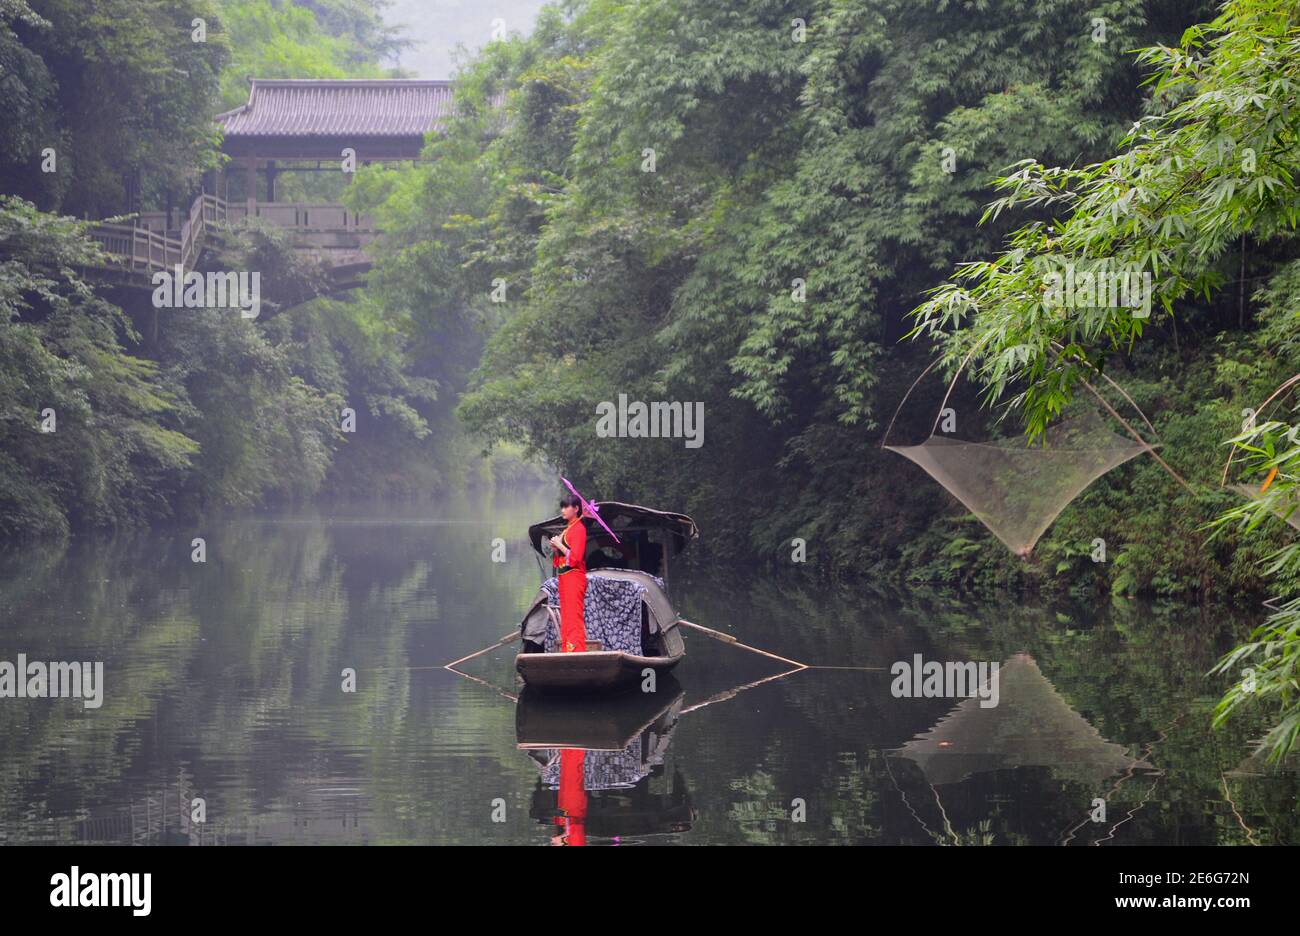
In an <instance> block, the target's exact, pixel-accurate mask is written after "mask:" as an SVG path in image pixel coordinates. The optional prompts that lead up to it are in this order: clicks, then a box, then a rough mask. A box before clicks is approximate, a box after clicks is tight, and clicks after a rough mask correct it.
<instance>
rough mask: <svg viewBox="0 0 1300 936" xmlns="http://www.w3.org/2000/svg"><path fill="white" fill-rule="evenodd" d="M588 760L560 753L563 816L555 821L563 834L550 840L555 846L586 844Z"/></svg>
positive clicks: (568, 752) (578, 753) (574, 753)
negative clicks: (585, 773)
mask: <svg viewBox="0 0 1300 936" xmlns="http://www.w3.org/2000/svg"><path fill="white" fill-rule="evenodd" d="M586 759H587V752H586V751H576V750H570V749H568V748H566V749H565V750H563V751H560V795H559V797H558V798H557V805H558V806H559V808H560V815H558V816H556V817H555V824H556V825H557V826H559V827H560V829H561V830H562V831H561V832H560V834H559V835H557V836H555V838H553V839H551V842H552V844H555V845H586V844H587V788H586V785H585V784H584V783H583V779H582V767H583V763H584V762H585V761H586Z"/></svg>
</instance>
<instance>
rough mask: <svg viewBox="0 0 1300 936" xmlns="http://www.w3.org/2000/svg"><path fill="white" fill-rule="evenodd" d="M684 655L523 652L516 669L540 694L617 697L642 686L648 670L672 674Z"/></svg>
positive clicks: (612, 652)
mask: <svg viewBox="0 0 1300 936" xmlns="http://www.w3.org/2000/svg"><path fill="white" fill-rule="evenodd" d="M683 655H684V654H677V655H676V656H655V657H647V656H638V655H637V654H635V653H623V652H621V651H618V650H588V651H583V652H577V653H520V654H518V655H517V656H516V657H515V669H516V670H517V671H518V672H519V675H520V676H521V677H523V680H524V684H525V685H526V686H527V687H528V688H529V689H530V690H533V691H536V692H547V693H592V694H597V693H599V694H614V693H619V692H629V691H631V690H633V689H636V688H638V687H640V685H641V681H642V680H643V679H644V678H645V670H647V669H649V670H653V671H654V672H655V674H656V675H658V674H663V673H667V672H669V671H670V670H671V669H672V668H673V667H674V666H676V665H677V664H678V663H679V662H681V659H682V656H683Z"/></svg>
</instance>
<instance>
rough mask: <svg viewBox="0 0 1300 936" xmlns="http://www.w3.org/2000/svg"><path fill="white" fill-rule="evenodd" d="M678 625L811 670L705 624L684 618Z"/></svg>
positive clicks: (804, 665)
mask: <svg viewBox="0 0 1300 936" xmlns="http://www.w3.org/2000/svg"><path fill="white" fill-rule="evenodd" d="M677 623H678V624H680V625H682V626H683V627H689V628H691V629H692V630H697V631H699V632H700V633H702V634H707V635H708V636H710V637H712V638H713V639H714V640H721V641H722V642H723V643H729V644H733V645H734V646H737V647H743V648H744V649H746V650H749V651H752V652H753V653H757V654H760V655H762V656H765V657H771V658H772V659H773V660H780V661H781V662H782V663H789V664H790V665H791V666H797V667H798V668H799V669H809V668H810V667H809V666H808V664H807V663H800V662H799V661H798V660H791V659H789V658H788V657H783V656H777V655H776V654H775V653H768V652H767V651H766V650H760V649H758V648H757V647H751V646H750V645H749V644H745V643H741V642H740V641H739V640H737V639H736V638H735V637H732V636H731V635H730V634H724V633H723V632H722V631H716V630H714V629H713V628H712V627H705V626H704V625H703V624H692V623H691V622H690V621H687V620H684V619H682V618H678V619H677Z"/></svg>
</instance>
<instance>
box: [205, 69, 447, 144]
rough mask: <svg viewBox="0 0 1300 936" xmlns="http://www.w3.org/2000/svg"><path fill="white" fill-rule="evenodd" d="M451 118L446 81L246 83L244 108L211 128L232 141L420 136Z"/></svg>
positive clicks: (221, 116)
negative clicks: (283, 138) (274, 138)
mask: <svg viewBox="0 0 1300 936" xmlns="http://www.w3.org/2000/svg"><path fill="white" fill-rule="evenodd" d="M451 113H452V86H451V82H450V81H413V80H408V79H396V78H394V79H335V78H305V79H303V78H294V79H265V78H254V79H252V89H251V90H250V91H249V94H248V103H247V104H245V105H244V106H243V107H237V108H235V109H234V110H232V111H226V112H225V113H224V114H218V115H217V117H216V120H217V123H219V124H221V125H222V127H223V128H224V130H225V135H226V137H227V139H229V138H232V137H270V136H288V137H313V136H372V137H374V136H380V137H408V136H423V135H424V134H426V133H428V132H429V131H430V130H433V129H436V128H440V127H441V126H442V125H443V124H444V123H445V122H446V120H447V119H448V118H449V117H450V116H451Z"/></svg>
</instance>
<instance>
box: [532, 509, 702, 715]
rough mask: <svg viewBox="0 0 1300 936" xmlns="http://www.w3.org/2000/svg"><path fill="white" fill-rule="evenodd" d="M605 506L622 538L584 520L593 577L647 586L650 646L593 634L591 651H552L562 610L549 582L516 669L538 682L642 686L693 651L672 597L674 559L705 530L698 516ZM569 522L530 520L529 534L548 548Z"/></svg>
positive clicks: (589, 687)
mask: <svg viewBox="0 0 1300 936" xmlns="http://www.w3.org/2000/svg"><path fill="white" fill-rule="evenodd" d="M597 506H598V508H599V509H600V515H601V518H602V519H603V520H604V521H605V522H606V523H607V524H609V526H610V528H611V529H613V530H614V532H615V533H617V534H618V538H619V540H620V542H619V543H617V544H616V543H615V542H614V541H613V538H612V537H610V535H609V534H608V533H607V532H606V531H605V530H604V529H602V528H601V527H600V525H599V524H597V523H595V522H594V521H584V522H585V523H587V569H588V572H587V577H588V580H590V579H593V578H604V579H610V580H614V581H621V582H626V583H630V584H633V585H637V586H640V590H641V595H642V598H641V651H642V652H641V653H629V652H625V651H621V650H614V649H606V648H604V647H603V646H601V645H600V643H599V641H598V640H590V639H589V641H588V647H589V649H588V650H586V651H585V652H578V653H556V652H551V653H547V652H545V647H544V635H545V633H546V631H547V626H548V623H549V625H550V627H551V629H552V633H554V632H556V631H557V630H558V616H559V612H558V609H557V608H555V607H553V606H551V605H549V604H548V603H547V602H548V596H547V593H546V589H545V587H544V586H543V587H541V588H539V589H538V591H537V596H536V598H534V600H533V603H532V605H531V606H530V607H529V609H528V612H527V613H526V614H525V615H524V619H523V621H522V622H520V625H519V636H520V642H521V645H522V652H520V653H519V654H518V655H517V656H516V657H515V669H516V670H517V671H518V673H519V675H520V676H521V677H522V678H523V680H524V683H525V685H526V686H527V687H528V688H529V689H530V690H533V691H536V692H552V693H562V692H567V693H588V694H601V695H606V694H612V693H618V692H627V691H631V690H634V689H637V688H640V687H642V686H643V684H645V682H646V677H647V675H648V672H653V673H654V675H655V678H656V680H657V679H659V678H660V677H662V676H664V675H666V674H667V673H668V671H669V670H671V669H673V667H675V666H676V665H677V664H678V663H680V662H681V659H682V657H683V656H685V655H686V644H685V642H684V641H683V639H682V634H681V628H680V626H679V623H680V620H681V619H680V618H679V617H678V616H677V613H676V612H675V611H674V610H673V606H672V602H671V601H670V600H669V598H668V589H667V580H668V560H669V558H670V557H675V556H677V555H679V554H680V553H681V552H682V550H684V549H685V548H686V547H687V546H688V545H690V543H691V542H693V541H694V540H695V539H697V538H698V537H699V530H698V528H697V527H696V526H695V521H694V520H692V519H691V518H690V517H688V516H686V515H685V514H679V513H668V512H665V511H660V510H651V509H650V508H648V507H639V506H637V505H635V504H623V503H619V502H617V501H601V502H599V503H598V504H597ZM563 528H564V521H563V520H562V519H561V518H560V517H552V518H551V519H549V520H543V521H542V522H541V523H535V524H533V525H532V526H531V527H529V528H528V537H529V540H530V541H531V542H532V544H533V548H534V549H535V550H536V551H537V552H538V553H539V554H540V555H546V550H545V548H544V546H545V544H546V543H548V542H549V540H550V537H551V536H554V535H555V534H557V533H559V532H560V531H561V530H562V529H563ZM589 589H590V586H589Z"/></svg>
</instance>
